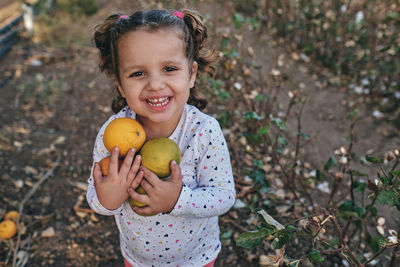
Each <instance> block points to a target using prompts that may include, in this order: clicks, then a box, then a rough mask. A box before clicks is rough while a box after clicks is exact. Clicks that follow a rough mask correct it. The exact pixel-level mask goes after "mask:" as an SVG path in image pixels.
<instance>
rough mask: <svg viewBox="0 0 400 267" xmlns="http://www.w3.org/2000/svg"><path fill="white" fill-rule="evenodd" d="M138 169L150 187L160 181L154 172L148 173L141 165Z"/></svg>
mask: <svg viewBox="0 0 400 267" xmlns="http://www.w3.org/2000/svg"><path fill="white" fill-rule="evenodd" d="M140 169H141V170H142V171H143V172H144V177H145V178H146V180H147V181H148V183H149V184H150V185H151V186H155V185H156V184H157V183H159V182H160V181H161V180H160V178H158V176H157V175H156V174H155V173H154V172H152V171H150V170H149V169H147V168H146V167H144V166H143V165H142V166H141V167H140Z"/></svg>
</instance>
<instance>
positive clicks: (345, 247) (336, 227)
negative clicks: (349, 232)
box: [331, 216, 363, 267]
mask: <svg viewBox="0 0 400 267" xmlns="http://www.w3.org/2000/svg"><path fill="white" fill-rule="evenodd" d="M331 222H332V224H333V227H334V228H335V230H336V233H337V235H338V237H339V240H340V243H341V244H342V246H343V249H344V250H345V252H346V253H347V254H349V256H350V258H351V259H352V260H353V262H354V263H355V264H356V265H357V266H359V267H361V266H363V265H362V264H361V263H360V262H359V261H358V259H357V258H356V256H355V255H354V254H353V252H351V250H350V249H349V247H348V246H347V243H346V241H345V240H344V238H343V234H342V231H341V229H340V227H339V225H338V224H337V222H336V219H335V217H334V216H332V217H331ZM350 263H351V262H350Z"/></svg>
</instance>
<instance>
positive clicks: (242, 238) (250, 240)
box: [236, 228, 274, 249]
mask: <svg viewBox="0 0 400 267" xmlns="http://www.w3.org/2000/svg"><path fill="white" fill-rule="evenodd" d="M273 233H274V230H273V229H270V228H260V229H259V230H257V231H251V232H246V233H242V234H240V235H239V237H238V238H237V239H236V245H238V246H241V247H245V248H248V249H251V248H254V247H258V246H260V245H261V244H262V242H263V240H264V239H265V237H266V236H268V235H271V234H273Z"/></svg>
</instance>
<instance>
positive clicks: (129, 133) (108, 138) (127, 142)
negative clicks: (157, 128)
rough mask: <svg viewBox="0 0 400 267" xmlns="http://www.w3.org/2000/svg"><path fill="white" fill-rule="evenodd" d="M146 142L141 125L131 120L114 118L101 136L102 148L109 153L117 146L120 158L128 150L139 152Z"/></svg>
mask: <svg viewBox="0 0 400 267" xmlns="http://www.w3.org/2000/svg"><path fill="white" fill-rule="evenodd" d="M145 140H146V133H145V131H144V129H143V127H142V125H141V124H140V123H139V122H138V121H137V120H134V119H131V118H116V119H114V120H112V121H111V122H110V123H109V124H108V125H107V127H106V130H105V131H104V135H103V142H104V146H105V147H106V148H107V150H108V151H109V152H111V150H112V149H113V148H114V147H116V146H118V147H119V150H120V151H119V156H120V157H121V158H122V157H124V156H125V155H126V153H128V150H129V149H130V148H135V149H136V150H139V149H140V148H141V147H142V145H143V143H144V142H145Z"/></svg>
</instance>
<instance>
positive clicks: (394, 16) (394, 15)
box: [383, 12, 400, 23]
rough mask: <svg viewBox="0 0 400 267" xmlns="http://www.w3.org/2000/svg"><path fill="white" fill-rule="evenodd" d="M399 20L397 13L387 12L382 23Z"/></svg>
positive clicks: (399, 14)
mask: <svg viewBox="0 0 400 267" xmlns="http://www.w3.org/2000/svg"><path fill="white" fill-rule="evenodd" d="M399 18H400V13H398V12H389V13H388V14H387V15H386V18H384V19H383V23H388V22H390V21H391V20H396V19H399Z"/></svg>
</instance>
